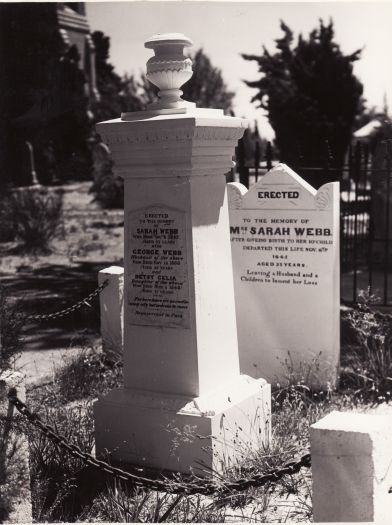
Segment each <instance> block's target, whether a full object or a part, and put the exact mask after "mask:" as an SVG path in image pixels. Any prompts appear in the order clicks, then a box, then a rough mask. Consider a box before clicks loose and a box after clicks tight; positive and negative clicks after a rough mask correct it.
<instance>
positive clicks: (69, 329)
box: [1, 261, 113, 352]
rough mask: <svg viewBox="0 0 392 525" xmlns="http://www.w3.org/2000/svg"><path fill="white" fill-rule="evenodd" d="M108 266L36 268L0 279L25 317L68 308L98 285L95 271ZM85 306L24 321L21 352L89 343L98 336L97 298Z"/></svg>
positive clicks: (94, 264)
mask: <svg viewBox="0 0 392 525" xmlns="http://www.w3.org/2000/svg"><path fill="white" fill-rule="evenodd" d="M112 264H113V261H108V262H101V261H100V262H99V263H94V262H83V263H79V264H75V263H74V264H73V265H69V264H68V265H67V266H63V265H60V264H58V265H50V266H44V267H40V268H38V269H33V268H32V267H31V268H28V267H23V270H22V271H18V273H17V274H15V275H3V276H1V283H2V284H3V285H4V286H5V288H6V290H7V292H8V294H9V295H10V296H12V297H16V298H17V299H18V304H19V305H20V308H21V310H22V311H23V312H25V313H26V315H36V314H47V313H51V312H56V311H58V310H62V309H64V308H68V307H69V306H72V305H73V304H75V303H76V302H78V301H80V300H81V299H83V298H84V297H86V296H87V295H88V294H89V293H90V292H92V291H93V290H94V289H95V288H96V287H97V286H98V271H99V270H102V269H103V268H106V267H107V266H111V265H112ZM89 304H90V306H87V305H84V306H83V307H82V308H80V309H79V310H77V311H75V312H72V313H70V314H68V315H66V316H64V317H61V318H58V319H49V320H45V321H41V322H37V321H28V322H27V323H26V325H25V344H24V349H23V351H24V352H25V351H36V350H55V349H56V348H67V347H70V346H83V345H88V344H91V342H92V341H94V340H96V338H97V337H98V336H99V333H100V327H99V324H100V322H99V298H98V297H95V298H94V299H93V300H92V301H91V302H90V303H89Z"/></svg>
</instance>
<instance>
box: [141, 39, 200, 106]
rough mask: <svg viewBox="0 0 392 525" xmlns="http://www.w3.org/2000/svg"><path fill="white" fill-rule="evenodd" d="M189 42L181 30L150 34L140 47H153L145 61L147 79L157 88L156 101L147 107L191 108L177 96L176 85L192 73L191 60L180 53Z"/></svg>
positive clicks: (189, 44) (178, 90)
mask: <svg viewBox="0 0 392 525" xmlns="http://www.w3.org/2000/svg"><path fill="white" fill-rule="evenodd" d="M192 44H193V42H192V40H190V39H189V38H187V37H186V36H184V35H183V34H181V33H165V34H163V35H155V36H153V37H151V38H150V39H149V40H148V41H147V42H145V44H144V46H145V47H147V48H148V49H153V50H154V53H155V56H153V57H151V58H150V59H149V60H148V62H147V75H146V76H147V78H148V80H149V81H150V82H151V83H152V84H155V85H156V86H157V87H158V88H159V93H158V97H159V100H158V101H157V102H154V103H153V104H149V106H148V109H172V108H183V107H194V106H195V104H194V103H193V102H188V101H186V100H183V99H182V98H181V95H182V91H181V89H180V87H181V86H182V85H183V84H185V82H187V81H188V80H189V79H190V78H191V76H192V75H193V71H192V60H191V59H190V58H187V57H185V56H184V48H185V47H189V46H192Z"/></svg>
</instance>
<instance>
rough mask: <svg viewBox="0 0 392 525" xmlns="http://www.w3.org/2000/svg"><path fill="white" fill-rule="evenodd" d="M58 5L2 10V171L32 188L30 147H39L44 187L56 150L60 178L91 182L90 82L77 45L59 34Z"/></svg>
mask: <svg viewBox="0 0 392 525" xmlns="http://www.w3.org/2000/svg"><path fill="white" fill-rule="evenodd" d="M56 10H57V5H56V4H55V3H33V4H28V3H21V4H11V3H7V4H4V5H1V6H0V38H1V41H0V52H1V56H0V64H1V67H2V82H3V91H2V97H1V101H0V122H1V139H0V143H1V144H0V150H1V151H0V171H1V174H2V175H3V174H5V175H6V176H7V178H8V181H12V182H13V183H17V184H30V182H31V181H30V173H29V170H28V169H26V165H27V164H28V162H26V158H25V157H26V145H25V141H26V140H28V141H29V142H31V143H32V145H33V148H34V154H35V160H36V164H37V173H38V176H39V179H40V182H47V176H46V173H45V172H46V171H47V166H46V164H45V160H44V159H45V151H46V150H47V149H48V148H52V149H53V150H54V155H55V157H56V160H57V161H58V162H57V164H58V169H59V171H60V173H58V174H59V175H60V178H64V179H67V178H86V177H88V176H89V170H90V154H89V151H88V147H87V138H88V136H89V133H90V130H91V122H90V119H89V114H88V97H87V96H86V93H85V77H84V73H83V72H82V71H81V69H80V68H79V60H80V57H79V53H78V51H77V49H76V47H75V46H71V47H67V46H66V45H65V43H64V41H63V39H62V38H61V35H60V32H59V30H58V21H57V12H56Z"/></svg>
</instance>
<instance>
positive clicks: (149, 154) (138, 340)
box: [95, 33, 270, 474]
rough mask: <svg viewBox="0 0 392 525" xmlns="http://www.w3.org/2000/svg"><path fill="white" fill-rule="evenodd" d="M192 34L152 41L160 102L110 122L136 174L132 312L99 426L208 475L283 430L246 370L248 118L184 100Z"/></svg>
mask: <svg viewBox="0 0 392 525" xmlns="http://www.w3.org/2000/svg"><path fill="white" fill-rule="evenodd" d="M191 44H192V42H191V41H190V40H189V39H188V38H186V37H185V36H184V35H182V34H177V33H172V34H165V35H157V36H154V37H152V38H151V39H150V40H149V41H148V42H146V43H145V46H146V47H147V48H150V49H153V50H154V52H155V56H153V57H152V58H150V60H149V61H148V63H147V78H148V79H149V80H150V81H151V82H152V83H154V84H155V85H157V86H158V87H159V89H160V92H159V100H158V101H157V102H156V103H153V104H151V106H150V107H149V108H148V109H147V111H145V112H137V113H125V114H123V115H122V116H121V118H119V119H116V120H111V121H107V122H102V123H100V124H98V125H97V131H98V133H99V134H100V135H101V137H102V139H103V141H104V142H105V143H106V144H107V145H108V146H109V148H110V150H111V153H112V156H113V160H114V170H115V171H116V173H117V174H118V175H120V176H122V177H123V178H124V181H125V203H124V204H125V221H124V222H125V253H124V278H125V284H124V286H125V297H124V308H125V310H124V388H119V389H115V390H112V391H111V392H110V393H109V394H108V395H107V396H105V397H103V398H101V399H100V400H99V401H98V402H97V403H96V405H95V425H96V450H97V454H98V455H103V454H104V453H105V451H108V452H109V453H111V455H112V458H113V459H114V460H117V461H121V462H129V463H132V464H138V465H145V466H149V467H156V468H159V469H168V470H175V471H180V472H186V473H189V472H190V471H192V470H193V471H195V472H197V473H198V474H203V473H205V472H210V469H211V468H213V469H216V470H217V471H220V470H222V469H223V468H224V466H225V465H226V466H229V465H230V464H231V462H233V461H235V459H236V458H237V457H238V456H239V455H241V454H244V451H245V452H248V451H249V449H255V448H257V447H258V446H261V445H262V443H263V442H265V441H266V440H268V439H269V435H270V386H269V385H268V384H267V383H266V381H265V380H263V379H257V380H256V379H253V378H250V377H248V376H244V375H240V370H239V357H238V343H237V327H236V317H235V303H234V289H233V274H232V265H231V247H230V237H229V217H228V206H227V196H226V181H225V173H226V172H227V171H229V170H230V168H232V166H233V163H232V155H233V152H234V148H235V146H236V144H237V141H238V139H239V138H240V137H241V136H242V135H243V133H244V130H245V129H246V127H247V125H248V123H247V121H246V120H244V119H241V118H234V117H229V116H225V115H224V114H223V111H222V110H219V109H199V108H196V107H195V104H193V103H190V102H187V101H184V100H183V99H182V98H181V95H182V91H181V90H180V87H181V86H182V84H184V83H185V82H186V81H187V80H189V79H190V78H191V76H192V62H191V60H190V59H189V58H186V57H185V56H184V48H185V47H188V46H190V45H191Z"/></svg>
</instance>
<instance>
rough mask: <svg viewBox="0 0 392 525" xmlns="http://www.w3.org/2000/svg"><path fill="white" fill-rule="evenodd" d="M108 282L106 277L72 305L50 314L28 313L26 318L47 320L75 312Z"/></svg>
mask: <svg viewBox="0 0 392 525" xmlns="http://www.w3.org/2000/svg"><path fill="white" fill-rule="evenodd" d="M108 284H109V279H106V280H105V281H104V282H103V283H102V284H100V285H99V286H98V287H97V288H96V289H95V290H94V291H93V292H91V293H90V294H89V295H88V296H87V297H85V298H84V299H82V300H81V301H78V302H77V303H75V304H74V305H72V306H69V307H68V308H64V310H59V311H58V312H53V313H50V314H38V315H29V316H27V317H26V319H27V320H28V321H47V320H49V319H58V318H59V317H64V316H65V315H68V314H70V313H72V312H75V311H76V310H79V308H82V307H83V306H86V305H87V306H89V304H88V302H89V301H91V300H92V299H94V297H96V296H97V295H99V294H100V293H101V292H102V290H103V289H104V288H105V287H106V286H107V285H108Z"/></svg>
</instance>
